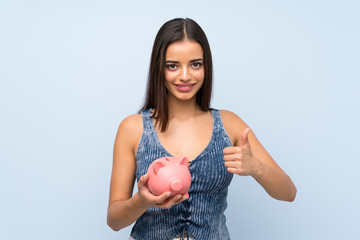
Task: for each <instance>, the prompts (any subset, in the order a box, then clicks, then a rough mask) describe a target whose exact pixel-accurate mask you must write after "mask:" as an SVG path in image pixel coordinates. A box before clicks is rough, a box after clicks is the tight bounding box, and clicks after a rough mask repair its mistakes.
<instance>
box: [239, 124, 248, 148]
mask: <svg viewBox="0 0 360 240" xmlns="http://www.w3.org/2000/svg"><path fill="white" fill-rule="evenodd" d="M249 132H250V128H246V129H245V130H244V131H243V133H242V134H241V146H242V147H248V146H250V143H249Z"/></svg>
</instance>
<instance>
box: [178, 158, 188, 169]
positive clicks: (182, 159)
mask: <svg viewBox="0 0 360 240" xmlns="http://www.w3.org/2000/svg"><path fill="white" fill-rule="evenodd" d="M179 165H184V166H186V167H187V166H189V159H188V158H187V157H185V156H183V157H181V158H180V162H179Z"/></svg>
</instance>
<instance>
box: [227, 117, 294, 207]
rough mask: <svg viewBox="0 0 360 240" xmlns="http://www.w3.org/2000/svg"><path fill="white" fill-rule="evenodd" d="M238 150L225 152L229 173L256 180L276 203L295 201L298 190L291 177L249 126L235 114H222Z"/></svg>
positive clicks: (233, 148) (229, 149)
mask: <svg viewBox="0 0 360 240" xmlns="http://www.w3.org/2000/svg"><path fill="white" fill-rule="evenodd" d="M222 116H223V119H224V120H223V121H224V126H225V127H227V128H228V130H229V131H228V132H229V135H231V138H232V140H233V143H234V147H228V148H225V149H224V154H225V156H224V160H225V166H226V167H227V168H228V171H229V172H231V173H235V174H238V175H242V176H252V177H253V178H254V179H255V180H256V181H257V182H258V183H259V184H260V185H261V186H262V187H263V188H264V189H265V191H266V192H267V193H268V194H269V195H270V196H272V197H273V198H275V199H278V200H284V201H290V202H291V201H294V199H295V196H296V191H297V190H296V187H295V185H294V184H293V182H292V181H291V179H290V177H289V176H288V175H287V174H286V173H285V172H284V171H283V170H282V169H281V168H280V167H279V166H278V165H277V164H276V162H275V161H274V160H273V159H272V157H271V156H270V154H269V153H268V152H267V151H266V150H265V148H264V147H263V146H262V145H261V143H260V142H259V141H258V139H257V138H256V136H255V134H254V133H253V132H252V131H251V130H250V129H249V128H248V126H247V125H246V124H245V123H244V122H243V121H242V120H241V119H240V118H239V117H238V116H237V115H235V114H234V113H231V112H229V111H222Z"/></svg>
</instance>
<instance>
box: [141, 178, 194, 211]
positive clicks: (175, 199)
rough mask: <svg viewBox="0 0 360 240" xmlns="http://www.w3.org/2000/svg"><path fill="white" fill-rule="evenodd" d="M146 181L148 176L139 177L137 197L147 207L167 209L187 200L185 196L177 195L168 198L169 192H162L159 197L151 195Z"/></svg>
mask: <svg viewBox="0 0 360 240" xmlns="http://www.w3.org/2000/svg"><path fill="white" fill-rule="evenodd" d="M148 179H149V175H148V174H145V175H143V176H141V177H140V179H139V181H138V183H137V186H138V190H139V192H138V193H139V196H140V197H141V198H142V199H143V200H144V201H145V202H146V204H147V205H148V206H149V207H155V208H163V209H169V208H171V207H172V206H174V205H176V204H179V203H181V202H183V201H184V200H186V199H187V196H185V195H182V194H177V195H174V196H172V197H170V195H171V193H170V192H164V193H163V194H161V195H159V196H156V195H154V194H152V193H151V192H150V190H149V188H148V187H147V185H146V182H147V181H148Z"/></svg>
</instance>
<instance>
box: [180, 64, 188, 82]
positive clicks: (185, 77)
mask: <svg viewBox="0 0 360 240" xmlns="http://www.w3.org/2000/svg"><path fill="white" fill-rule="evenodd" d="M189 80H190V72H189V69H188V68H187V67H183V68H182V71H181V81H183V82H188V81H189Z"/></svg>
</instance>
